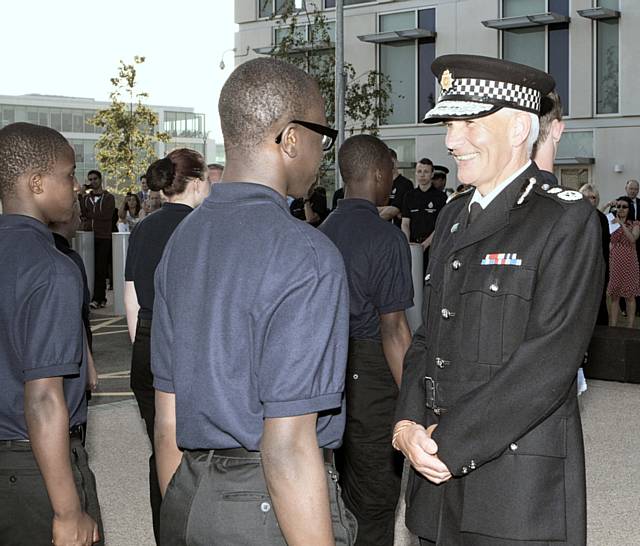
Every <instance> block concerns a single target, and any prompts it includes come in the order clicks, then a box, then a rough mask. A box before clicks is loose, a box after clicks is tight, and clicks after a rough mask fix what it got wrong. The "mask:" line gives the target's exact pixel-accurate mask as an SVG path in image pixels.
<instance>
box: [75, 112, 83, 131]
mask: <svg viewBox="0 0 640 546" xmlns="http://www.w3.org/2000/svg"><path fill="white" fill-rule="evenodd" d="M72 116H73V118H72V119H73V122H72V126H73V132H74V133H82V132H84V116H83V115H82V112H78V111H77V110H73V112H72Z"/></svg>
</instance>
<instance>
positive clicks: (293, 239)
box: [151, 59, 354, 546]
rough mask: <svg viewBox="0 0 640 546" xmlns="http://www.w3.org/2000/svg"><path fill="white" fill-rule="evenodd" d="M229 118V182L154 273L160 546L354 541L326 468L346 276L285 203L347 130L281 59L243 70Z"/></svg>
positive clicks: (333, 433)
mask: <svg viewBox="0 0 640 546" xmlns="http://www.w3.org/2000/svg"><path fill="white" fill-rule="evenodd" d="M219 111H220V118H221V122H222V132H223V134H224V141H225V153H226V158H227V162H226V164H225V169H224V173H223V177H222V180H221V181H220V182H219V183H217V184H214V185H213V187H212V189H211V194H210V195H209V197H207V199H205V201H204V202H203V203H202V204H201V205H200V207H198V209H196V210H195V211H194V212H192V213H191V214H190V215H189V216H187V218H185V220H183V221H182V223H181V224H180V225H179V226H178V228H177V229H176V231H175V232H174V234H173V236H172V237H171V240H170V241H169V243H168V245H167V247H166V249H165V252H164V256H163V258H162V260H161V261H160V264H159V265H158V267H157V269H156V274H155V301H154V307H153V325H152V330H151V366H152V371H153V376H154V387H155V389H156V421H155V422H156V427H155V443H156V457H157V466H158V477H159V482H160V489H161V491H162V492H163V494H164V498H163V502H162V511H161V518H160V542H161V544H162V545H163V546H169V545H174V544H185V543H190V544H224V545H225V546H246V545H248V544H260V545H262V546H265V545H284V544H285V543H286V544H289V545H313V546H331V545H333V544H335V542H338V543H339V544H353V538H354V536H353V535H354V529H353V525H352V520H349V516H348V514H347V513H346V511H345V510H344V507H343V505H342V501H341V499H340V498H339V494H338V488H337V485H336V480H337V477H336V473H335V470H334V467H333V465H332V464H331V463H328V464H325V463H323V457H324V460H325V461H327V459H329V458H330V455H331V454H330V451H329V450H331V449H333V448H336V447H339V445H340V443H341V439H342V433H343V429H344V410H343V390H344V374H345V364H346V356H347V336H348V309H349V307H348V305H349V303H348V297H347V280H346V275H345V271H344V264H343V261H342V258H341V257H340V254H339V252H338V251H337V249H336V248H335V247H334V246H333V245H332V244H331V242H330V241H329V240H328V239H327V238H326V237H325V236H324V235H322V234H321V233H320V232H319V231H317V230H316V229H314V228H312V227H311V226H309V225H308V224H306V223H305V222H300V221H298V220H296V219H295V218H294V217H293V216H291V214H290V212H289V208H288V206H287V200H286V196H287V195H291V196H293V197H301V196H304V195H305V194H306V193H307V191H308V189H309V187H310V186H311V184H312V183H313V181H314V180H315V178H316V176H317V170H318V167H319V165H320V161H321V159H322V154H323V150H328V149H330V148H331V146H332V144H333V139H334V138H335V135H336V133H335V131H334V130H332V129H330V128H328V127H326V119H325V113H324V105H323V101H322V98H321V96H320V93H319V91H318V87H317V84H316V82H315V81H314V80H313V79H312V78H311V77H310V76H309V75H307V74H306V73H304V72H303V71H301V70H300V69H298V68H296V67H294V66H293V65H291V64H288V63H284V62H282V61H278V60H275V59H255V60H252V61H248V62H246V63H244V64H242V65H240V66H239V67H238V68H236V70H235V71H234V72H233V74H232V75H231V76H230V77H229V79H228V80H227V82H226V83H225V85H224V87H223V89H222V92H221V94H220V102H219ZM178 448H180V449H182V450H183V453H181V452H180V450H179V449H178ZM174 472H175V475H174ZM172 475H173V479H171V477H172ZM170 479H171V483H169V481H170Z"/></svg>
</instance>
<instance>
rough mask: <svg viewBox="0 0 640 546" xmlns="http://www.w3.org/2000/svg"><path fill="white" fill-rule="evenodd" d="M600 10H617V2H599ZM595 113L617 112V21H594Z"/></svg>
mask: <svg viewBox="0 0 640 546" xmlns="http://www.w3.org/2000/svg"><path fill="white" fill-rule="evenodd" d="M597 6H598V7H601V8H609V9H615V10H617V9H618V7H619V6H618V0H599V1H598V2H597ZM595 25H596V113H598V114H615V113H617V112H618V110H619V64H620V57H619V56H620V41H619V23H618V19H600V20H598V21H596V23H595Z"/></svg>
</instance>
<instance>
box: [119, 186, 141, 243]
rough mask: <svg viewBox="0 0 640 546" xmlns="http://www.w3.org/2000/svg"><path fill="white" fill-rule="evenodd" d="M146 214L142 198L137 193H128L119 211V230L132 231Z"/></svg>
mask: <svg viewBox="0 0 640 546" xmlns="http://www.w3.org/2000/svg"><path fill="white" fill-rule="evenodd" d="M144 216H145V214H144V211H143V210H142V205H141V203H140V198H139V197H138V196H137V195H136V194H135V193H131V192H129V193H127V195H126V196H125V198H124V201H123V203H122V206H121V207H120V212H119V213H118V231H119V232H120V233H130V232H132V231H133V228H134V227H136V225H137V224H138V222H139V221H140V220H142V219H143V218H144Z"/></svg>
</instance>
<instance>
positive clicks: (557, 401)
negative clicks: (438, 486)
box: [433, 204, 604, 476]
mask: <svg viewBox="0 0 640 546" xmlns="http://www.w3.org/2000/svg"><path fill="white" fill-rule="evenodd" d="M585 206H586V205H585ZM601 240H602V239H601V234H600V224H599V222H598V219H597V217H596V212H595V209H593V210H592V211H591V212H590V214H585V212H584V208H583V207H582V206H580V205H578V204H576V205H571V206H569V207H567V209H566V210H565V212H564V214H563V215H562V216H561V217H560V219H559V221H558V222H556V225H555V227H554V229H553V230H552V231H551V235H550V237H549V240H548V241H547V244H546V245H545V251H544V253H543V255H542V258H541V261H540V266H539V269H538V272H537V275H538V276H537V282H536V288H535V294H534V301H533V303H532V308H531V312H530V315H529V320H528V323H527V328H526V335H525V340H524V341H523V342H522V344H521V345H520V346H519V347H518V349H516V351H515V352H514V353H513V355H512V356H511V358H510V359H509V361H508V362H506V363H505V364H503V365H502V366H501V367H500V369H499V370H498V371H497V372H496V373H495V375H494V376H493V377H492V378H491V380H490V381H488V382H487V383H485V384H483V385H482V386H480V387H478V388H476V389H474V390H473V391H471V392H469V393H468V394H467V395H465V396H463V397H461V398H460V399H459V400H458V401H457V402H456V404H455V406H453V407H452V408H451V409H450V410H449V411H448V412H447V413H445V414H443V415H442V416H441V417H440V421H439V425H438V428H437V429H436V431H435V432H434V435H433V438H434V440H435V441H436V442H437V444H438V447H439V449H438V455H439V457H440V458H441V459H442V460H443V461H444V462H445V464H446V465H447V466H448V467H449V470H450V471H451V473H452V474H454V475H458V476H459V475H461V474H463V472H462V467H463V466H466V465H469V463H470V461H471V460H473V461H474V463H475V466H480V465H482V464H484V463H486V462H488V461H490V460H492V459H494V458H496V457H497V456H499V455H500V454H501V453H502V452H504V450H505V449H507V446H509V444H510V443H511V442H515V441H518V440H519V439H520V438H521V437H522V436H524V435H525V434H526V433H527V432H529V431H530V430H532V429H533V428H535V427H536V426H537V425H538V424H540V423H541V422H542V421H544V420H545V419H546V418H547V417H548V416H549V415H551V414H552V413H553V412H554V411H555V410H556V409H558V408H559V407H560V406H561V405H562V403H563V402H564V401H565V400H566V399H567V397H568V396H570V395H571V394H570V389H571V388H572V385H573V383H574V381H575V378H576V373H577V370H578V367H579V366H580V365H581V363H582V359H583V356H584V353H585V351H586V349H587V346H588V344H589V340H590V338H591V334H592V332H593V327H594V324H595V319H596V315H597V311H598V307H599V304H600V298H601V295H602V286H603V278H604V264H603V261H602V252H601V248H600V245H601ZM471 466H474V465H471Z"/></svg>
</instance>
